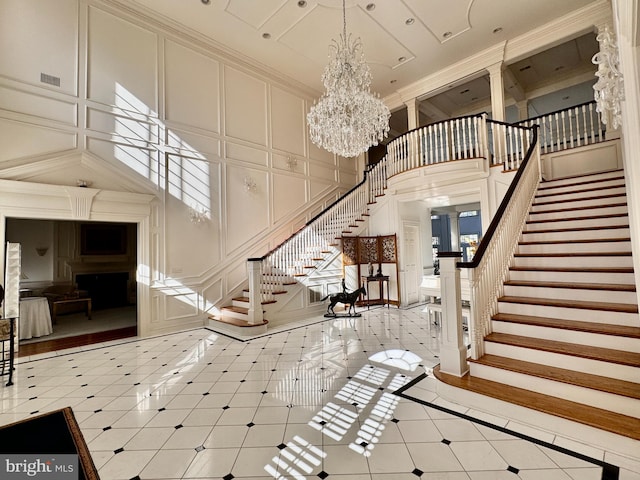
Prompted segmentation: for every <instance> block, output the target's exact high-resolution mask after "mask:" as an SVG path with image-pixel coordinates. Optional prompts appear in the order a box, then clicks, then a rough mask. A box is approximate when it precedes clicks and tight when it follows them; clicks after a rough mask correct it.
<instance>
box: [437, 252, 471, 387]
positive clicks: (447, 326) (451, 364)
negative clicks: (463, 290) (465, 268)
mask: <svg viewBox="0 0 640 480" xmlns="http://www.w3.org/2000/svg"><path fill="white" fill-rule="evenodd" d="M461 257H462V253H461V252H439V253H438V259H439V260H440V298H441V300H442V339H441V341H440V371H441V372H442V373H448V374H450V375H455V376H457V377H462V376H463V375H464V374H466V373H467V372H468V371H469V365H468V364H467V347H466V346H465V344H464V341H463V335H462V298H461V294H460V269H459V268H457V267H456V263H457V262H458V261H459V260H460V258H461Z"/></svg>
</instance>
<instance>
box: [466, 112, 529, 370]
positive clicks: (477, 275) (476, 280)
mask: <svg viewBox="0 0 640 480" xmlns="http://www.w3.org/2000/svg"><path fill="white" fill-rule="evenodd" d="M494 123H495V122H494ZM499 128H502V127H499ZM517 128H519V129H522V130H527V132H528V133H526V134H524V132H523V135H521V137H520V139H519V140H517V141H516V140H512V141H510V140H508V141H507V142H506V146H507V150H506V151H505V152H504V154H505V155H506V158H508V159H509V161H511V159H512V158H515V159H517V158H518V155H516V153H518V154H519V152H520V150H519V149H520V148H522V146H523V145H524V144H523V143H521V142H523V141H524V139H525V138H526V139H528V142H529V143H528V148H527V149H526V151H524V150H523V151H524V156H523V160H522V162H521V163H520V166H519V168H518V171H517V173H516V175H515V177H514V179H513V181H512V182H511V185H510V186H509V189H508V190H507V193H506V194H505V196H504V198H503V199H502V202H501V203H500V206H499V207H498V210H497V211H496V213H495V215H494V216H493V220H492V221H491V224H490V225H489V228H488V229H487V231H486V232H485V234H484V236H483V237H482V241H481V242H480V244H479V245H478V249H477V251H476V253H475V255H474V257H473V260H472V261H471V262H458V263H457V267H458V268H467V269H469V275H468V276H469V286H470V290H471V302H470V315H469V317H470V318H469V337H470V341H471V356H472V358H474V359H478V358H480V357H481V356H482V355H484V337H485V336H486V335H488V334H490V333H491V331H492V328H491V317H492V316H493V315H494V314H495V313H496V312H497V306H498V298H499V297H500V296H501V295H502V291H503V282H504V280H505V278H506V275H507V272H508V269H509V262H510V261H511V258H512V256H513V253H514V252H515V249H516V248H517V245H518V238H519V237H520V233H521V232H522V228H523V225H524V223H525V220H526V218H527V215H528V213H529V209H530V207H531V203H532V202H533V198H534V195H535V192H536V189H537V187H538V183H539V182H540V178H541V170H540V149H539V145H538V128H537V126H535V125H534V126H533V127H531V128H527V129H524V127H517ZM511 133H514V132H511ZM507 139H509V137H507ZM509 145H511V146H509ZM460 328H461V326H460Z"/></svg>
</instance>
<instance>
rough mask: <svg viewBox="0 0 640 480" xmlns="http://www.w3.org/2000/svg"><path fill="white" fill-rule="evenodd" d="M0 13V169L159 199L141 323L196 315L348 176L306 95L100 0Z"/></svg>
mask: <svg viewBox="0 0 640 480" xmlns="http://www.w3.org/2000/svg"><path fill="white" fill-rule="evenodd" d="M0 12H2V13H1V14H0V45H1V48H2V52H3V54H2V55H0V144H2V146H3V148H2V149H1V151H0V178H3V179H8V180H17V181H29V182H35V183H40V184H51V185H68V186H75V185H76V181H77V180H78V179H84V180H89V181H90V182H91V187H92V189H96V190H108V191H114V192H117V191H123V192H133V193H145V194H152V195H153V196H154V197H155V200H154V201H153V202H152V203H151V214H150V217H149V228H150V231H149V236H148V238H147V239H144V238H142V239H141V241H145V242H148V244H146V245H142V248H143V249H145V250H148V251H149V262H148V263H149V264H145V265H140V269H142V270H144V272H145V275H146V274H147V273H148V276H149V281H148V282H147V283H149V284H150V285H149V287H150V292H149V295H150V298H149V305H148V306H147V305H142V307H141V308H149V309H150V312H151V313H150V315H149V316H148V318H149V320H148V321H149V324H148V325H145V326H144V327H143V328H142V329H141V331H143V332H147V333H154V332H163V331H171V330H175V329H178V328H187V327H189V326H197V325H202V323H203V320H204V318H205V314H204V311H205V310H206V309H208V308H211V307H213V306H214V305H216V304H217V305H218V306H220V304H224V302H225V301H226V299H228V298H230V297H231V296H232V295H233V293H234V291H235V290H237V289H238V288H240V287H241V286H242V284H243V282H244V281H245V279H246V270H245V268H246V267H245V261H246V258H247V257H249V256H260V255H263V254H265V253H266V252H267V251H269V250H270V249H271V248H272V247H273V246H275V245H277V243H278V242H279V241H281V240H282V239H284V238H286V237H287V236H288V235H289V234H290V233H291V232H292V231H294V230H295V229H296V228H297V227H299V226H300V225H301V224H303V223H304V222H305V220H306V219H308V218H310V217H311V216H312V215H314V214H315V213H317V212H318V211H319V210H320V209H322V208H323V207H324V206H326V205H328V204H329V203H330V202H332V201H333V200H334V199H335V198H337V197H338V196H339V195H340V193H342V192H344V191H346V190H347V189H348V188H350V187H351V186H352V185H353V183H354V182H355V180H356V176H357V175H356V169H355V163H354V162H353V161H351V162H347V161H339V159H337V158H335V157H334V156H333V155H331V154H328V153H327V152H324V151H321V150H320V149H318V148H316V147H314V146H313V145H311V144H310V143H309V141H308V138H307V133H306V123H305V114H306V111H307V110H308V108H309V105H310V103H311V102H312V101H313V99H314V97H316V96H317V95H316V94H315V92H310V91H300V90H297V89H296V88H294V87H291V86H290V85H289V84H287V81H286V79H282V78H276V77H273V76H272V75H271V74H267V73H265V72H262V71H261V70H259V68H257V67H255V66H251V65H247V64H242V63H240V62H238V61H237V60H235V59H233V58H229V57H226V56H224V54H222V53H221V52H218V51H216V50H215V49H213V48H212V47H211V46H209V45H206V44H204V43H202V41H200V40H195V39H191V38H188V37H187V36H186V35H183V34H181V33H177V32H175V31H169V30H164V29H163V27H162V26H161V24H160V23H158V22H156V21H155V20H156V19H149V18H141V17H139V16H131V15H130V13H129V12H125V11H120V10H118V9H117V8H116V7H114V6H113V5H112V4H110V2H103V1H101V0H56V1H55V2H51V1H46V2H43V1H41V0H0ZM42 73H44V74H46V75H49V76H51V77H56V78H58V79H59V86H54V85H50V84H46V83H42V82H41V74H42ZM292 162H293V163H295V165H293V163H292ZM246 183H249V184H251V185H255V188H251V189H250V190H247V189H246V188H245V184H246ZM0 208H2V205H1V204H0ZM91 208H94V210H91V211H90V212H89V213H88V216H87V217H86V218H83V219H88V220H95V219H98V218H99V219H100V220H103V221H104V220H105V219H106V220H107V221H109V219H112V221H122V220H123V219H122V218H120V217H119V216H118V212H117V211H115V210H117V209H118V208H123V209H125V210H126V209H127V206H126V205H125V204H124V203H123V205H120V206H119V207H118V205H117V203H113V204H109V208H113V209H115V210H114V211H111V212H107V211H102V212H96V211H95V205H93V207H91ZM190 208H195V210H197V211H201V212H204V213H205V215H206V217H207V220H206V221H205V222H203V223H201V224H194V223H192V222H191V221H190V219H189V218H190V217H189V213H190ZM24 216H25V217H26V218H38V217H39V215H38V206H37V205H35V206H34V207H33V208H32V209H30V210H28V211H26V212H25V215H24ZM50 216H53V217H56V216H58V218H65V219H73V218H74V216H73V208H72V207H71V206H70V207H69V208H68V209H62V210H58V213H56V212H55V211H47V217H48V218H51V217H50ZM1 232H4V229H0V233H1ZM139 238H141V237H139ZM0 240H4V239H2V238H0ZM139 274H140V272H139ZM138 317H139V318H146V317H147V315H140V314H139V315H138Z"/></svg>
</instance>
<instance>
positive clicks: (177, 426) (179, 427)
mask: <svg viewBox="0 0 640 480" xmlns="http://www.w3.org/2000/svg"><path fill="white" fill-rule="evenodd" d="M182 427H184V425H182V424H180V425H176V426H175V427H173V428H175V429H176V430H179V429H181V428H182Z"/></svg>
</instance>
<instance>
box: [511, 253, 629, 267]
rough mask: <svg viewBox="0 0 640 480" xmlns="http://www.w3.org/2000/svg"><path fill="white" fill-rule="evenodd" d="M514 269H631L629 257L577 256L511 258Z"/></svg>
mask: <svg viewBox="0 0 640 480" xmlns="http://www.w3.org/2000/svg"><path fill="white" fill-rule="evenodd" d="M512 265H513V266H516V267H544V268H551V267H556V268H588V267H590V268H629V267H633V257H632V256H631V255H621V256H596V257H587V256H577V257H520V256H516V257H514V258H513V263H512Z"/></svg>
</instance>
